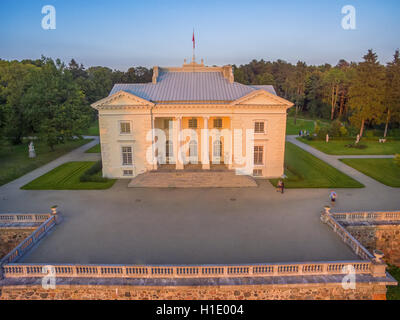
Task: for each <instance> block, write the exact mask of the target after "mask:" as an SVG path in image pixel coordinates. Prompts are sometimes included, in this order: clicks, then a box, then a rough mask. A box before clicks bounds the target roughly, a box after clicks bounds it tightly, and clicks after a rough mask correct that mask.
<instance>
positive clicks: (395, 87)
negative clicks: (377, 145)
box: [384, 50, 400, 137]
mask: <svg viewBox="0 0 400 320" xmlns="http://www.w3.org/2000/svg"><path fill="white" fill-rule="evenodd" d="M385 105H386V117H385V118H386V119H385V133H384V137H386V135H387V131H388V127H389V123H390V121H391V120H392V119H397V120H398V119H400V53H399V50H396V52H395V54H394V58H393V61H392V62H389V63H388V65H387V68H386V97H385Z"/></svg>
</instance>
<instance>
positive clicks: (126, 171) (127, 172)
mask: <svg viewBox="0 0 400 320" xmlns="http://www.w3.org/2000/svg"><path fill="white" fill-rule="evenodd" d="M124 176H128V177H129V176H133V170H124Z"/></svg>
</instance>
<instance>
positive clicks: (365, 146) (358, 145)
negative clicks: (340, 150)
mask: <svg viewBox="0 0 400 320" xmlns="http://www.w3.org/2000/svg"><path fill="white" fill-rule="evenodd" d="M345 147H346V148H355V149H367V148H368V146H367V145H365V144H356V143H350V144H346V145H345Z"/></svg>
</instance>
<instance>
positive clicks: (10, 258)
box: [0, 214, 57, 276]
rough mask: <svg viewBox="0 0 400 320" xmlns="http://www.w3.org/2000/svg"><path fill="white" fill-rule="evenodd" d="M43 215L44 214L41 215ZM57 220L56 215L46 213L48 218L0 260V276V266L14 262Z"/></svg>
mask: <svg viewBox="0 0 400 320" xmlns="http://www.w3.org/2000/svg"><path fill="white" fill-rule="evenodd" d="M39 216H42V215H39ZM43 216H45V215H43ZM56 222H57V216H56V215H51V214H49V215H48V218H47V219H46V220H45V221H44V222H43V223H42V224H41V225H40V226H39V227H38V228H37V229H36V230H35V231H33V232H32V234H31V235H30V236H29V237H27V238H25V239H24V240H23V241H22V242H21V243H20V244H19V245H18V246H17V247H15V248H14V249H13V250H11V251H10V252H9V253H8V254H7V255H6V256H5V257H3V258H2V259H1V260H0V276H1V267H2V266H3V265H4V264H6V263H12V262H15V261H16V260H17V259H19V258H20V257H22V256H23V255H24V254H25V253H26V252H27V251H28V250H30V249H31V248H32V247H33V246H34V245H35V243H36V242H38V241H39V240H40V239H41V238H43V237H44V236H45V235H46V234H47V233H48V232H49V231H50V229H51V228H53V227H54V225H55V224H56Z"/></svg>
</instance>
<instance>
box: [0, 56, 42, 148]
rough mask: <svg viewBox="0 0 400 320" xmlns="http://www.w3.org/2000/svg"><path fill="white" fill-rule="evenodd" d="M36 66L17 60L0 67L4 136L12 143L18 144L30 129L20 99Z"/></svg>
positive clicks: (0, 98) (0, 94)
mask: <svg viewBox="0 0 400 320" xmlns="http://www.w3.org/2000/svg"><path fill="white" fill-rule="evenodd" d="M36 70H38V68H37V67H35V66H34V65H31V64H29V63H19V62H17V61H12V62H5V63H2V64H1V67H0V96H1V97H0V100H1V102H0V103H2V106H1V109H2V118H3V120H2V125H1V126H2V127H3V130H2V131H3V133H4V136H5V137H6V138H7V139H9V140H10V141H11V142H12V143H13V144H20V143H21V142H22V138H23V137H24V135H26V134H27V133H29V132H30V131H31V127H30V126H29V121H28V118H27V114H26V112H25V111H26V110H25V109H24V107H23V105H22V102H21V101H22V99H23V97H24V95H25V93H26V91H27V90H28V88H29V85H30V82H31V81H32V79H33V76H34V72H35V71H36Z"/></svg>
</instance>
